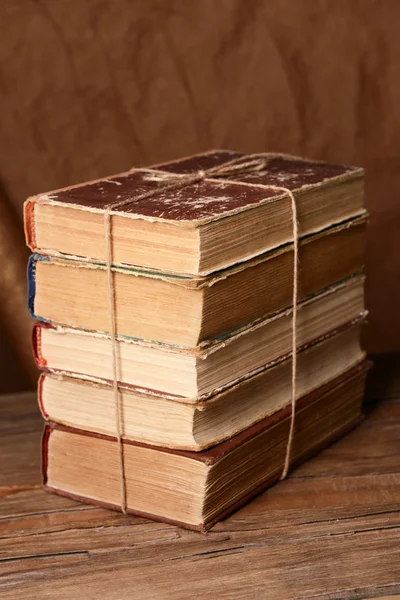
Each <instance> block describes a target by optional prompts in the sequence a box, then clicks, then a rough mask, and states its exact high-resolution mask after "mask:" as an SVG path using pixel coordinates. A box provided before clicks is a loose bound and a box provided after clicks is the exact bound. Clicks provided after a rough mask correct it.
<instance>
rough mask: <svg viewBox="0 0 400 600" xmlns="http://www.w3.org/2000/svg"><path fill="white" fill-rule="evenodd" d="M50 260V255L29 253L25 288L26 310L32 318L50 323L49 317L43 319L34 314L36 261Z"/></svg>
mask: <svg viewBox="0 0 400 600" xmlns="http://www.w3.org/2000/svg"><path fill="white" fill-rule="evenodd" d="M44 260H46V261H50V256H43V255H42V254H37V253H36V252H34V253H33V254H31V256H30V257H29V260H28V266H27V270H26V279H27V288H28V294H27V296H28V311H29V314H30V315H31V317H32V318H33V319H36V320H37V321H42V322H43V323H50V322H51V321H50V320H49V319H44V318H43V317H39V316H38V315H35V296H36V263H37V262H38V261H44Z"/></svg>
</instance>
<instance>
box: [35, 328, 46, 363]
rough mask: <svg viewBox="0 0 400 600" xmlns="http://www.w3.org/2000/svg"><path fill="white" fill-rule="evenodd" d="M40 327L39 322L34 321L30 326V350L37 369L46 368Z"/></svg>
mask: <svg viewBox="0 0 400 600" xmlns="http://www.w3.org/2000/svg"><path fill="white" fill-rule="evenodd" d="M41 334H42V327H41V325H40V324H39V323H35V325H34V326H33V328H32V352H33V358H34V359H35V363H36V366H37V367H38V369H46V368H47V360H46V359H45V358H44V356H43V354H42V335H41Z"/></svg>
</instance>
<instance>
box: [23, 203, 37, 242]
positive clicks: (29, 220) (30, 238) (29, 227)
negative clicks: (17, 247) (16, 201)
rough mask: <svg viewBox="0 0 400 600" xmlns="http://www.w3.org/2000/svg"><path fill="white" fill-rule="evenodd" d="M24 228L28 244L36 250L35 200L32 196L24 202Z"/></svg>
mask: <svg viewBox="0 0 400 600" xmlns="http://www.w3.org/2000/svg"><path fill="white" fill-rule="evenodd" d="M24 230H25V241H26V245H27V246H28V248H30V249H31V250H32V252H34V251H35V250H36V249H37V244H36V230H35V202H34V200H33V199H32V198H28V200H26V202H25V203H24Z"/></svg>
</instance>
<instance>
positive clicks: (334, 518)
mask: <svg viewBox="0 0 400 600" xmlns="http://www.w3.org/2000/svg"><path fill="white" fill-rule="evenodd" d="M19 400H20V401H19V402H18V403H16V401H15V399H8V400H6V399H2V400H1V402H0V414H2V416H3V420H2V423H1V425H0V433H1V436H0V452H1V453H2V452H3V450H5V451H6V454H7V456H8V458H9V460H10V464H9V465H8V466H7V468H6V470H5V472H4V473H2V476H1V479H0V481H1V486H2V487H1V488H0V489H1V491H2V494H3V497H2V503H1V505H2V511H1V517H0V591H1V598H2V599H3V598H4V599H8V598H10V599H11V598H12V599H14V598H20V597H24V598H26V599H28V600H29V599H30V598H32V600H33V599H35V600H36V598H37V597H38V594H40V597H41V598H51V599H53V598H54V597H57V600H59V599H60V600H63V599H64V598H65V599H72V598H79V597H83V596H84V597H85V598H88V599H91V598H93V599H94V598H98V597H102V598H106V599H108V598H110V599H115V600H121V599H125V598H141V599H142V598H154V599H157V600H163V599H164V598H165V599H170V598H171V599H172V598H174V599H175V598H178V599H179V598H182V599H184V600H186V599H187V598H196V599H200V600H201V599H202V598H214V597H215V598H217V597H218V598H221V600H224V599H225V598H226V599H228V598H229V599H230V598H233V597H234V598H239V599H241V598H243V599H244V598H246V599H247V598H252V597H260V598H265V599H267V600H268V599H269V598H271V599H274V600H275V599H280V598H282V599H285V600H291V599H294V598H298V599H304V600H311V599H312V600H315V599H317V598H321V599H322V600H328V598H329V600H332V599H337V600H339V599H343V600H344V599H346V600H347V599H348V600H350V599H351V600H354V599H359V598H360V599H361V598H378V597H380V598H382V597H385V596H386V597H393V596H394V595H398V594H400V583H399V580H400V577H399V564H400V513H399V506H400V485H399V484H400V469H399V459H398V456H399V453H398V451H399V434H398V432H399V424H400V401H396V400H391V401H387V402H384V403H383V404H379V405H377V406H372V407H369V411H368V415H367V418H366V420H365V422H364V423H363V424H361V425H360V427H359V428H358V429H357V430H356V431H354V432H353V433H351V434H350V435H349V436H347V437H346V438H345V439H343V440H341V441H340V442H338V443H337V444H335V445H333V446H332V447H330V448H328V449H327V450H326V451H325V452H323V453H322V454H321V455H319V456H318V457H316V458H315V459H313V460H312V461H309V462H308V463H307V464H306V465H303V466H302V467H300V468H299V469H297V470H296V471H294V472H293V473H292V475H291V476H290V477H289V479H288V480H286V481H285V482H282V483H280V484H279V485H277V486H275V487H273V488H272V489H270V490H268V491H267V492H265V493H264V494H263V495H261V496H260V497H259V498H257V499H256V500H254V501H253V502H252V503H250V504H249V505H248V506H246V507H244V508H243V509H242V510H240V511H239V512H237V513H236V514H235V515H233V516H232V517H230V518H229V519H227V520H226V521H224V522H222V523H219V524H218V525H217V526H216V527H215V528H214V529H213V530H212V531H211V532H210V533H208V534H207V535H201V534H198V533H194V532H188V531H184V530H181V529H179V528H177V527H172V526H169V525H164V524H160V523H153V522H150V521H147V520H145V519H138V518H135V517H127V516H123V515H120V514H118V513H114V512H112V511H107V510H104V509H100V508H97V507H92V506H86V505H83V504H79V503H77V502H74V501H71V500H68V499H66V498H61V497H58V496H54V495H50V494H47V493H45V492H43V491H42V490H41V489H40V488H39V487H38V486H39V478H38V466H39V453H38V443H39V438H40V429H41V423H40V418H39V417H38V415H37V411H36V410H35V408H34V406H35V402H34V398H33V397H32V395H30V396H26V397H22V398H21V397H20V398H19ZM7 403H8V406H6V404H7ZM19 419H21V428H22V430H23V432H21V433H20V428H19ZM8 425H9V426H8ZM35 436H36V437H35ZM35 440H36V441H35ZM16 441H17V442H18V445H16V443H15V442H16ZM35 444H36V445H35ZM27 452H31V453H32V456H31V457H29V461H28V463H29V464H28V467H26V465H25V466H24V465H23V464H22V463H23V461H22V459H21V456H22V457H24V456H25V457H26V456H27ZM18 467H21V468H22V470H21V471H20V472H19V473H18V471H16V468H18ZM29 469H31V471H29ZM10 480H11V481H12V485H9V483H8V482H9V481H10ZM26 480H28V482H29V483H28V485H27V484H26V483H25V481H26Z"/></svg>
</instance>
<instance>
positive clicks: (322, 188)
mask: <svg viewBox="0 0 400 600" xmlns="http://www.w3.org/2000/svg"><path fill="white" fill-rule="evenodd" d="M240 157H242V158H243V159H244V160H245V159H246V156H245V155H243V154H240V153H238V152H232V151H228V150H212V151H209V152H205V153H202V154H199V155H196V156H192V157H189V158H183V159H179V160H176V161H172V162H170V163H167V164H162V165H157V166H156V167H152V168H148V169H144V168H140V169H132V170H131V171H128V172H125V173H120V174H119V175H114V176H110V177H105V178H102V179H99V180H96V181H93V182H88V183H83V184H80V185H74V186H70V187H68V188H64V189H61V190H56V191H53V192H49V193H47V194H39V195H37V196H34V197H32V198H29V199H28V200H27V202H26V204H25V229H26V239H27V244H28V246H29V247H30V248H31V249H32V250H33V251H34V252H40V253H41V254H50V255H57V254H58V255H70V256H76V257H78V256H79V257H83V258H85V259H87V260H92V261H95V262H96V261H97V262H99V261H100V262H101V261H103V262H104V260H105V246H104V208H105V206H109V205H112V204H113V203H115V202H117V203H118V202H121V201H122V202H124V201H128V202H127V204H125V205H124V206H120V207H119V208H115V210H112V213H111V214H112V231H113V242H114V243H113V258H114V263H115V264H116V265H131V266H132V265H135V266H138V267H143V268H150V269H156V270H160V271H164V272H165V271H170V272H173V273H180V274H182V273H186V274H188V273H189V274H194V275H206V274H209V273H212V272H215V271H217V270H220V269H224V268H226V267H229V266H231V265H233V264H236V263H238V262H243V261H247V260H249V259H250V258H253V257H255V256H258V255H260V254H263V253H265V252H266V251H269V250H271V249H273V248H276V247H278V246H280V245H282V244H285V243H288V242H290V241H292V240H293V227H292V211H291V201H290V198H289V196H288V194H287V193H286V192H285V190H284V189H282V190H276V189H271V187H268V186H271V185H272V186H282V187H283V188H287V189H289V190H291V191H292V192H293V194H294V196H295V199H296V204H297V213H298V222H299V233H300V236H301V237H303V236H306V235H309V234H312V233H315V232H318V231H322V230H323V229H326V228H327V227H330V226H333V225H335V224H338V223H340V222H343V221H345V220H348V219H351V218H354V217H357V216H360V215H363V214H365V208H364V199H363V170H362V169H360V168H358V167H350V166H344V165H335V164H329V163H324V162H319V161H313V160H307V159H298V158H297V157H290V156H282V155H274V154H267V155H265V159H264V160H265V166H264V168H263V170H261V171H256V172H246V171H243V172H241V171H240V169H239V170H238V172H236V173H233V174H231V176H229V177H224V178H222V179H217V178H213V177H212V176H211V177H208V178H206V179H205V180H204V181H201V182H200V183H196V184H191V185H185V186H183V187H182V188H180V189H173V190H167V189H165V190H163V188H162V185H163V184H165V182H167V183H168V180H166V179H165V177H166V176H168V174H171V173H174V174H177V175H179V174H185V173H186V174H187V173H193V172H198V171H199V170H202V171H204V170H207V169H209V168H212V167H216V166H221V165H223V164H225V163H227V162H229V161H232V159H238V158H240ZM153 190H156V192H157V193H156V194H155V195H152V196H151V197H148V198H145V199H139V200H138V197H139V196H140V195H141V194H143V193H148V192H152V191H153Z"/></svg>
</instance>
